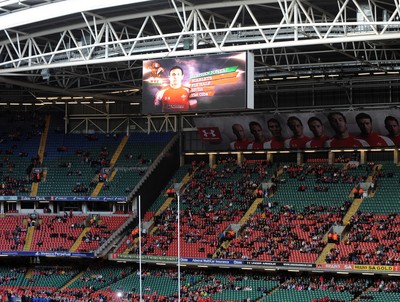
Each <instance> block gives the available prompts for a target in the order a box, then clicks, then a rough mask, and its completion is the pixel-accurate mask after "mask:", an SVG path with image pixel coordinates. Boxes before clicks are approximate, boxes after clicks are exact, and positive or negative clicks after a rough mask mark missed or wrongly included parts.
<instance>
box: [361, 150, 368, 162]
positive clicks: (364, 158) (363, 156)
mask: <svg viewBox="0 0 400 302" xmlns="http://www.w3.org/2000/svg"><path fill="white" fill-rule="evenodd" d="M366 162H367V151H366V150H362V151H360V164H365V163H366Z"/></svg>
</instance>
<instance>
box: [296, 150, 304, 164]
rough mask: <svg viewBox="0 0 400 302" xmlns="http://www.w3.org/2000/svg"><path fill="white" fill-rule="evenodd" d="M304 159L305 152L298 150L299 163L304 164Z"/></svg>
mask: <svg viewBox="0 0 400 302" xmlns="http://www.w3.org/2000/svg"><path fill="white" fill-rule="evenodd" d="M303 161H304V154H303V152H297V164H298V165H302V164H303Z"/></svg>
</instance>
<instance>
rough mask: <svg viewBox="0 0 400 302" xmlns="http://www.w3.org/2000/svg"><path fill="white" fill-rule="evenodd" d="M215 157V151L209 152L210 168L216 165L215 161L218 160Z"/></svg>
mask: <svg viewBox="0 0 400 302" xmlns="http://www.w3.org/2000/svg"><path fill="white" fill-rule="evenodd" d="M215 158H216V157H215V153H209V154H208V162H209V166H210V168H212V167H214V165H215V162H216V160H215Z"/></svg>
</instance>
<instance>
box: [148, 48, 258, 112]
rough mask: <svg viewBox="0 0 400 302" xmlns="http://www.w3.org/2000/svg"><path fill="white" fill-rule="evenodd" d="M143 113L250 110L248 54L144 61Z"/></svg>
mask: <svg viewBox="0 0 400 302" xmlns="http://www.w3.org/2000/svg"><path fill="white" fill-rule="evenodd" d="M142 87H143V100H142V113H144V114H155V113H168V112H174V113H177V112H188V111H195V112H196V111H212V110H234V109H246V108H249V109H253V107H254V59H253V55H252V54H251V53H248V52H240V53H230V54H221V55H207V56H196V57H183V58H171V59H161V60H158V59H155V60H148V61H144V62H143V86H142Z"/></svg>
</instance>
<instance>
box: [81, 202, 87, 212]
mask: <svg viewBox="0 0 400 302" xmlns="http://www.w3.org/2000/svg"><path fill="white" fill-rule="evenodd" d="M82 213H83V214H86V213H87V202H86V201H84V202H82Z"/></svg>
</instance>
